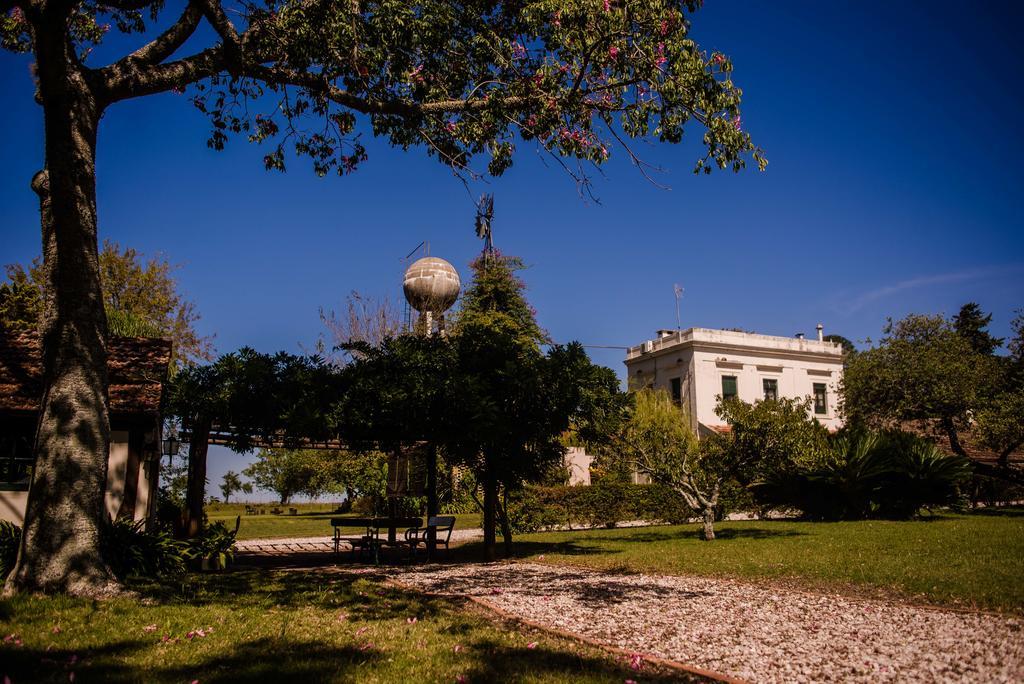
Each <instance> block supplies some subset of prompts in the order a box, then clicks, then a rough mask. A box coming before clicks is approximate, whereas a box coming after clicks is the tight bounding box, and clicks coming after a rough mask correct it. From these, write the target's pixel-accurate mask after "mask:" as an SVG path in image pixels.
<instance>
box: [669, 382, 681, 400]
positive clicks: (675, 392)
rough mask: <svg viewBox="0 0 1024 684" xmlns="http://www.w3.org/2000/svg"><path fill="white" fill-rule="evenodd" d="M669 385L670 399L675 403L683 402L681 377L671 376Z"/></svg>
mask: <svg viewBox="0 0 1024 684" xmlns="http://www.w3.org/2000/svg"><path fill="white" fill-rule="evenodd" d="M669 385H670V387H671V388H672V401H674V402H676V403H677V404H681V403H683V379H682V378H672V379H671V380H669Z"/></svg>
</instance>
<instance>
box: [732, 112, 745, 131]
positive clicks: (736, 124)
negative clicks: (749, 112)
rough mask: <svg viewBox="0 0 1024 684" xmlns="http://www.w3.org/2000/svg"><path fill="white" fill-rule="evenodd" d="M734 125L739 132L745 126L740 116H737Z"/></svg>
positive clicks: (733, 121)
mask: <svg viewBox="0 0 1024 684" xmlns="http://www.w3.org/2000/svg"><path fill="white" fill-rule="evenodd" d="M732 125H733V126H734V127H735V128H736V130H737V131H738V130H740V126H742V125H743V120H742V119H740V115H739V114H737V115H736V118H735V119H733V120H732Z"/></svg>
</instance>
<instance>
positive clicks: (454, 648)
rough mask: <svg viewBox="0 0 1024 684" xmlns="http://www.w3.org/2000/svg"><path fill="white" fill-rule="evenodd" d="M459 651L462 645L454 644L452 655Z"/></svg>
mask: <svg viewBox="0 0 1024 684" xmlns="http://www.w3.org/2000/svg"><path fill="white" fill-rule="evenodd" d="M461 650H462V644H455V646H454V647H453V648H452V653H458V652H459V651H461Z"/></svg>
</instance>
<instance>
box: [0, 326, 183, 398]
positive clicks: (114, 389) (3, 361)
mask: <svg viewBox="0 0 1024 684" xmlns="http://www.w3.org/2000/svg"><path fill="white" fill-rule="evenodd" d="M170 362H171V342H170V340H164V339H157V338H144V337H113V338H111V339H110V340H109V342H108V343H107V373H108V374H109V375H108V379H109V383H110V388H109V395H110V412H111V414H116V415H120V416H140V415H154V416H155V415H159V413H160V400H161V397H162V395H163V386H164V382H165V381H166V380H167V369H168V366H169V365H170ZM42 393H43V362H42V345H41V338H40V337H39V335H38V334H36V333H12V332H9V331H4V330H0V411H3V412H34V411H38V410H39V400H40V397H41V396H42Z"/></svg>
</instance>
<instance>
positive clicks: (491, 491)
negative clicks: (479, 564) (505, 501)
mask: <svg viewBox="0 0 1024 684" xmlns="http://www.w3.org/2000/svg"><path fill="white" fill-rule="evenodd" d="M483 487H484V560H486V561H488V562H490V561H493V560H496V559H497V557H498V554H497V549H496V548H495V534H494V527H495V512H496V510H497V507H498V483H497V482H495V481H494V479H493V478H491V477H489V476H488V477H485V478H484V479H483Z"/></svg>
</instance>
